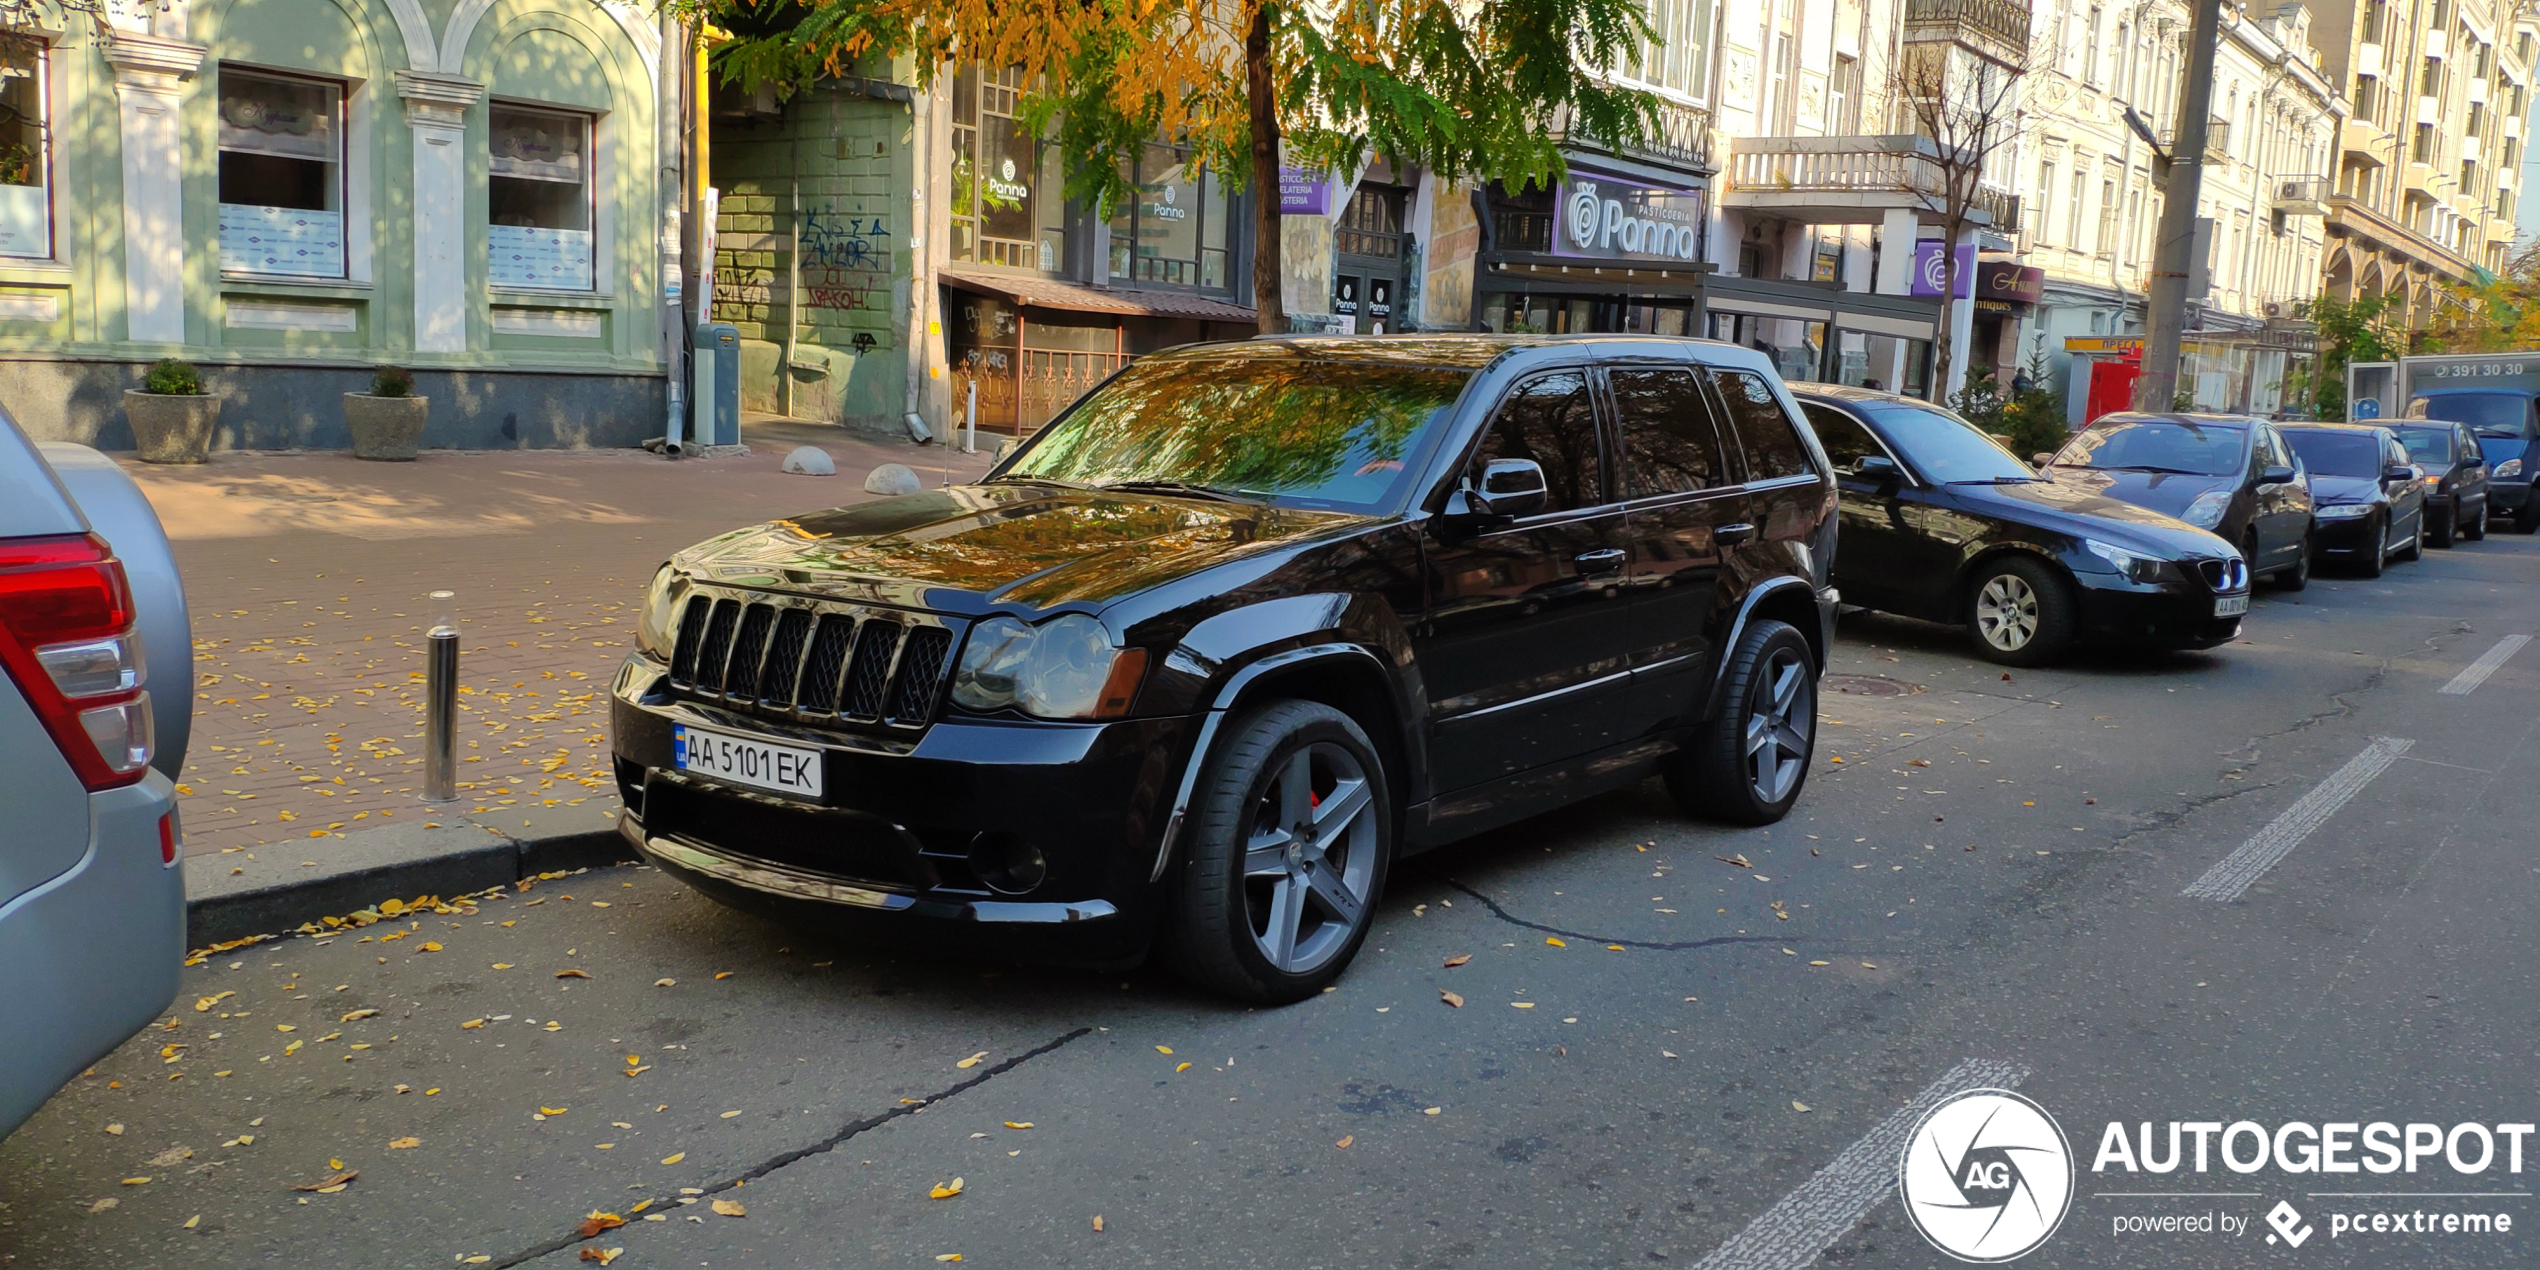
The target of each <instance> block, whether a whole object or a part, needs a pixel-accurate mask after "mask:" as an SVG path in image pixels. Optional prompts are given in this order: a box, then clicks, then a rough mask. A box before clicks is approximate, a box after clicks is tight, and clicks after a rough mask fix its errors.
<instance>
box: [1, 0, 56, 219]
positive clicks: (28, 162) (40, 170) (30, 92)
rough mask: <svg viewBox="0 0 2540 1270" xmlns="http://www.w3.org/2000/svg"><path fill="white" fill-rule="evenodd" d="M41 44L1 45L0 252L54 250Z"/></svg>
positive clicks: (49, 139) (48, 135)
mask: <svg viewBox="0 0 2540 1270" xmlns="http://www.w3.org/2000/svg"><path fill="white" fill-rule="evenodd" d="M45 101H46V98H45V94H44V49H43V48H42V46H40V45H30V46H27V47H22V48H8V47H7V46H5V45H0V256H50V255H52V254H53V199H52V193H53V191H52V181H51V179H50V177H49V171H50V168H51V166H52V164H51V159H52V146H51V139H52V134H51V133H50V131H48V129H47V128H46V126H45V125H46V122H47V121H46V118H45Z"/></svg>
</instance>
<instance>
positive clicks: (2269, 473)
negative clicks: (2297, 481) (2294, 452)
mask: <svg viewBox="0 0 2540 1270" xmlns="http://www.w3.org/2000/svg"><path fill="white" fill-rule="evenodd" d="M2258 483H2259V484H2260V485H2290V484H2292V483H2293V469H2292V468H2289V467H2286V466H2285V465H2283V464H2281V463H2278V464H2276V465H2274V466H2273V467H2270V468H2268V469H2267V470H2266V471H2263V472H2260V473H2258Z"/></svg>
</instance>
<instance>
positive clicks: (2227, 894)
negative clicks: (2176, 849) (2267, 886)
mask: <svg viewBox="0 0 2540 1270" xmlns="http://www.w3.org/2000/svg"><path fill="white" fill-rule="evenodd" d="M2415 744H2416V742H2414V741H2411V740H2406V739H2404V738H2400V737H2390V736H2377V737H2374V738H2373V739H2372V744H2370V745H2367V746H2365V747H2364V752H2363V753H2361V754H2358V755H2356V756H2355V757H2353V758H2350V759H2348V760H2346V765H2345V766H2344V767H2341V768H2338V769H2337V770H2336V771H2334V772H2331V773H2329V776H2328V779H2327V780H2324V781H2321V782H2320V783H2319V784H2317V785H2315V786H2313V787H2312V788H2311V792H2309V793H2307V794H2304V795H2302V797H2301V799H2300V800H2299V801H2297V802H2295V803H2294V804H2293V805H2292V806H2290V807H2287V808H2285V809H2284V812H2283V814H2281V815H2279V816H2277V817H2276V818H2275V819H2273V820H2270V821H2268V822H2267V823H2266V827H2265V828H2262V829H2260V830H2258V831H2257V832H2256V833H2253V834H2251V835H2249V840H2248V841H2247V842H2244V843H2241V844H2240V849H2239V850H2237V851H2234V852H2232V853H2231V854H2230V855H2227V856H2224V857H2223V858H2222V860H2221V862H2220V863H2218V864H2216V865H2215V866H2214V867H2212V868H2210V869H2207V870H2205V875H2204V876H2203V877H2200V878H2198V879H2196V880H2195V881H2194V882H2191V883H2189V884H2188V886H2187V889H2186V890H2184V891H2181V892H2179V894H2181V895H2184V896H2187V897H2188V898H2189V899H2198V900H2223V901H2229V900H2236V899H2239V898H2240V894H2241V892H2243V891H2246V890H2248V889H2249V884H2250V883H2252V882H2255V881H2257V880H2258V879H2259V878H2260V877H2261V876H2263V875H2264V874H2265V873H2266V871H2267V870H2269V869H2272V868H2274V867H2275V866H2276V862H2277V861H2280V860H2282V859H2283V858H2284V857H2286V856H2287V855H2290V854H2292V852H2293V848H2295V847H2298V846H2300V845H2302V840H2303V839H2304V838H2308V837H2310V836H2311V831H2312V830H2314V829H2317V828H2319V827H2320V826H2321V825H2323V824H2325V823H2327V822H2328V818H2329V817H2331V816H2334V815H2336V814H2337V809H2338V808H2340V807H2343V806H2345V805H2346V802H2347V800H2348V799H2351V798H2353V797H2354V796H2355V795H2357V794H2360V793H2362V792H2363V791H2364V786H2366V785H2369V784H2371V783H2372V778H2373V777H2376V776H2379V775H2381V773H2382V772H2383V771H2384V770H2386V769H2387V768H2388V767H2389V766H2390V764H2391V763H2392V762H2394V761H2395V760H2397V759H2398V757H2399V756H2400V755H2402V754H2405V753H2407V752H2408V747H2409V746H2412V745H2415Z"/></svg>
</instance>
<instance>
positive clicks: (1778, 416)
mask: <svg viewBox="0 0 2540 1270" xmlns="http://www.w3.org/2000/svg"><path fill="white" fill-rule="evenodd" d="M1710 375H1711V384H1712V386H1713V387H1715V388H1717V389H1719V390H1720V400H1721V402H1722V403H1723V404H1724V405H1726V406H1727V407H1728V412H1729V426H1730V428H1731V429H1733V430H1735V431H1736V433H1737V438H1738V440H1739V441H1740V442H1742V443H1743V444H1744V445H1745V447H1746V475H1747V479H1748V480H1751V481H1769V480H1773V479H1775V478H1777V477H1783V476H1806V475H1808V474H1809V471H1810V469H1809V466H1808V448H1807V447H1806V446H1805V445H1803V444H1801V443H1800V440H1799V431H1798V430H1797V429H1796V428H1793V427H1792V426H1791V424H1790V416H1789V415H1787V414H1784V413H1783V412H1782V403H1781V399H1780V398H1778V397H1776V396H1774V395H1773V389H1772V385H1770V384H1767V383H1765V382H1764V377H1763V376H1761V375H1757V374H1753V373H1750V372H1748V371H1742V370H1712V371H1711V372H1710Z"/></svg>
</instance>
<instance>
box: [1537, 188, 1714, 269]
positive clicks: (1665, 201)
mask: <svg viewBox="0 0 2540 1270" xmlns="http://www.w3.org/2000/svg"><path fill="white" fill-rule="evenodd" d="M1559 206H1560V223H1559V225H1558V226H1557V227H1556V228H1555V231H1554V233H1553V235H1552V252H1553V254H1554V255H1556V256H1575V257H1582V258H1587V259H1595V260H1647V261H1652V262H1658V261H1668V262H1673V263H1677V264H1687V265H1689V264H1692V263H1693V262H1695V261H1696V260H1699V259H1701V258H1702V221H1703V214H1704V213H1703V206H1702V191H1700V190H1693V189H1685V188H1682V187H1679V186H1672V185H1657V184H1653V183H1651V182H1648V181H1642V180H1636V179H1632V178H1629V177H1620V176H1611V175H1607V174H1605V173H1601V172H1589V171H1583V170H1580V169H1577V168H1573V169H1571V171H1570V175H1569V176H1568V177H1567V178H1566V179H1564V180H1563V181H1562V182H1561V186H1560V202H1559Z"/></svg>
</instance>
